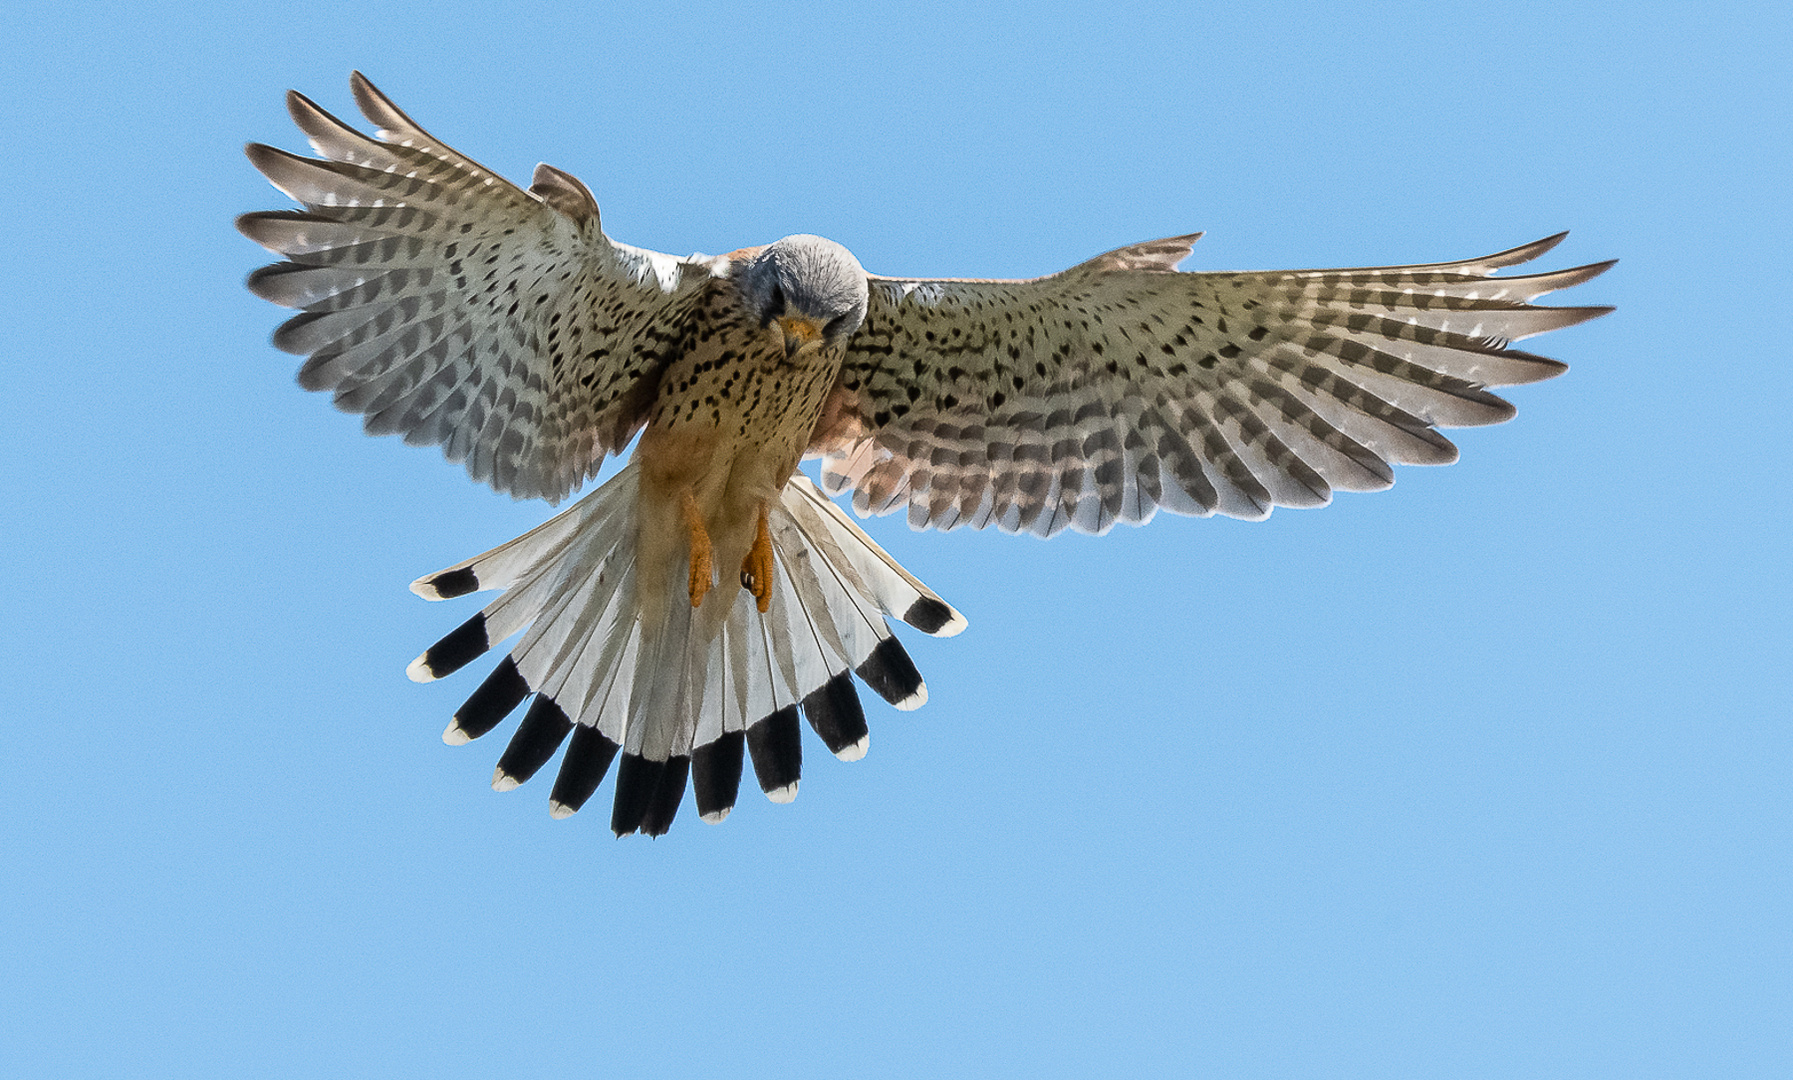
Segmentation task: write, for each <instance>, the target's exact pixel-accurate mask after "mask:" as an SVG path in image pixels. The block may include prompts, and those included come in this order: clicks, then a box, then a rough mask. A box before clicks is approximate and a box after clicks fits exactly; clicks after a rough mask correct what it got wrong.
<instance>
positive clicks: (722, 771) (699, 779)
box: [691, 731, 747, 817]
mask: <svg viewBox="0 0 1793 1080" xmlns="http://www.w3.org/2000/svg"><path fill="white" fill-rule="evenodd" d="M746 749H747V737H746V735H745V734H744V733H742V732H739V731H728V732H724V733H723V735H722V738H720V739H717V740H716V741H715V742H713V743H706V744H705V745H703V746H700V747H698V748H697V749H695V750H693V751H692V752H691V786H692V787H693V788H694V789H696V790H695V792H694V794H695V795H696V796H697V812H698V813H699V814H702V815H704V816H705V817H708V816H710V815H711V814H716V813H720V812H722V811H724V810H732V809H733V808H734V805H735V796H736V795H737V794H738V793H739V792H740V790H741V765H742V756H743V754H744V753H745V751H746Z"/></svg>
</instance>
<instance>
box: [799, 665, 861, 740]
mask: <svg viewBox="0 0 1793 1080" xmlns="http://www.w3.org/2000/svg"><path fill="white" fill-rule="evenodd" d="M873 655H876V653H874V654H873ZM803 715H804V716H806V717H808V718H809V726H810V727H812V728H815V729H816V734H817V735H820V736H821V737H822V742H823V743H825V744H827V746H828V750H829V752H830V753H834V754H838V753H840V752H841V751H842V750H845V749H846V748H847V747H849V746H852V745H853V744H854V743H856V742H858V741H859V740H860V739H863V738H865V735H866V726H865V710H864V709H863V708H861V707H860V705H859V692H858V691H857V690H854V689H853V676H852V675H850V674H849V673H847V672H845V671H843V672H841V673H840V674H839V675H836V676H835V677H834V678H832V679H829V680H828V681H827V682H825V683H823V684H822V685H821V687H820V688H819V689H817V690H816V691H815V692H813V693H811V694H810V695H809V696H808V697H806V698H804V699H803Z"/></svg>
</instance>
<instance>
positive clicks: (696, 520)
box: [684, 488, 712, 607]
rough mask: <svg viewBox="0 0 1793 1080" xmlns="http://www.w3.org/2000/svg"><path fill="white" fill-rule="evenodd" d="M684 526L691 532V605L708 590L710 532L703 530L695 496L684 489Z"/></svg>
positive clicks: (698, 601)
mask: <svg viewBox="0 0 1793 1080" xmlns="http://www.w3.org/2000/svg"><path fill="white" fill-rule="evenodd" d="M684 509H685V528H686V529H688V530H690V532H691V606H692V607H696V606H697V605H699V604H701V603H703V602H704V594H705V593H707V592H709V591H710V573H711V570H712V567H711V565H710V534H709V533H707V532H705V531H704V518H703V514H702V513H701V512H700V511H699V510H698V509H697V497H696V496H695V495H693V494H692V493H691V489H690V488H686V489H685V506H684Z"/></svg>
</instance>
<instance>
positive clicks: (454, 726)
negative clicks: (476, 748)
mask: <svg viewBox="0 0 1793 1080" xmlns="http://www.w3.org/2000/svg"><path fill="white" fill-rule="evenodd" d="M442 741H443V742H445V743H447V744H448V745H450V746H466V745H467V744H468V743H470V742H472V741H473V738H472V737H471V736H470V735H468V734H467V733H466V732H465V731H462V730H461V722H460V721H459V720H450V721H449V722H448V726H447V727H445V728H443V729H442Z"/></svg>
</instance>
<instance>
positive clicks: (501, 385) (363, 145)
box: [237, 72, 714, 501]
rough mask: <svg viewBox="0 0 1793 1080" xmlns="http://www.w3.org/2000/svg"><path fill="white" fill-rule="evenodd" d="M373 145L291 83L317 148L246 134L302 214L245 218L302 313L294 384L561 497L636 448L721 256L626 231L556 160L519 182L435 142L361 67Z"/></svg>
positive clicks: (373, 426)
mask: <svg viewBox="0 0 1793 1080" xmlns="http://www.w3.org/2000/svg"><path fill="white" fill-rule="evenodd" d="M351 85H352V87H353V89H354V93H355V100H356V102H357V104H359V105H360V107H361V111H362V112H363V113H364V114H365V115H366V116H367V118H368V120H370V121H371V122H372V123H373V124H374V125H375V127H376V128H377V129H378V131H377V135H378V138H369V137H368V136H366V135H363V134H361V133H360V132H358V131H356V130H354V129H353V128H351V127H349V126H347V125H346V124H344V123H343V122H342V121H340V120H338V119H336V118H335V117H333V116H331V115H330V114H329V113H327V112H325V111H324V110H323V109H321V108H319V107H318V106H317V105H315V104H313V103H312V102H311V101H309V100H308V99H306V98H305V97H304V96H303V95H300V94H298V93H292V94H289V95H288V97H287V105H288V108H289V109H290V110H291V112H292V116H293V120H294V122H295V123H297V124H298V126H299V128H300V130H302V131H303V132H304V133H305V134H306V136H308V137H309V139H310V142H311V145H312V147H313V148H315V149H316V150H317V152H318V153H319V154H321V155H323V157H324V159H325V160H316V159H312V158H303V157H298V156H295V155H292V154H288V153H285V152H283V151H280V150H276V149H273V148H272V147H267V146H262V145H259V144H251V145H250V146H249V148H248V154H249V160H250V161H251V162H252V163H254V165H255V167H256V168H257V169H259V170H261V172H262V173H263V175H265V176H267V178H268V179H269V180H270V181H272V182H273V184H274V186H275V187H278V188H279V189H280V190H281V191H284V192H285V193H286V194H288V195H290V196H291V197H292V198H293V199H295V200H296V201H298V202H299V203H301V204H303V205H304V207H305V209H304V210H301V211H276V212H270V213H259V214H246V215H244V216H243V217H241V218H239V219H238V221H237V227H238V228H239V229H241V230H242V231H243V233H244V234H245V235H247V236H248V237H249V238H250V239H252V240H254V241H256V242H257V243H259V244H261V245H262V246H264V247H266V248H269V249H270V250H272V251H275V252H277V253H279V254H281V255H284V256H286V258H287V260H288V261H285V262H279V263H275V264H274V265H272V266H266V267H263V268H262V269H260V270H257V271H256V272H255V273H254V274H252V275H250V277H249V288H250V289H251V290H252V291H253V292H255V294H256V295H258V296H260V297H262V298H264V299H266V300H271V301H273V302H274V303H276V304H281V305H283V306H286V307H291V308H298V309H300V310H301V312H302V314H300V315H297V316H295V317H293V318H292V319H289V320H288V321H287V322H286V323H285V324H283V325H282V326H281V327H280V328H279V329H278V330H276V331H275V333H274V344H275V345H277V346H278V347H280V348H282V349H284V350H286V351H288V352H292V353H297V354H300V355H303V356H308V357H310V359H308V360H307V361H306V362H305V364H304V366H303V367H301V368H300V369H299V383H300V385H302V386H304V387H305V388H306V389H308V390H330V391H333V392H334V394H335V399H336V404H337V406H338V407H339V408H342V409H344V410H346V411H349V412H358V413H362V414H365V416H366V420H365V426H366V429H367V431H368V432H369V433H370V434H378V435H384V434H402V435H403V436H404V438H405V441H406V442H407V443H411V444H413V445H430V444H434V445H438V446H441V447H442V451H443V453H444V454H446V455H447V457H448V458H449V460H451V461H462V462H465V463H466V466H467V471H468V473H469V474H471V475H472V476H473V478H474V479H475V480H480V481H483V482H485V483H489V484H491V485H492V486H493V487H495V488H497V489H498V490H499V491H504V492H509V493H510V494H512V495H514V496H516V497H518V498H525V497H530V496H542V497H544V498H547V499H549V500H551V501H558V500H559V499H560V498H561V497H563V496H564V495H566V494H567V493H568V492H569V491H571V490H572V489H573V488H574V487H576V486H578V485H579V484H580V483H581V482H583V481H584V480H585V479H586V478H588V477H589V476H591V475H592V474H594V473H595V472H596V471H597V468H598V465H599V463H600V462H601V460H602V458H603V457H604V455H605V454H606V453H610V452H614V451H616V450H619V449H620V448H621V447H622V446H623V445H624V444H625V443H627V442H628V440H629V438H630V436H631V435H632V434H633V433H634V431H635V429H636V428H637V427H639V426H640V424H641V422H642V421H643V419H644V418H645V416H646V409H647V406H648V404H649V403H650V399H651V397H652V395H653V392H654V390H655V387H656V383H657V379H658V375H659V372H660V370H661V369H662V367H663V366H664V365H665V364H666V363H667V361H668V360H669V358H670V356H671V355H672V353H673V351H674V349H675V348H676V346H677V338H678V337H679V335H680V334H681V333H682V326H681V324H682V316H683V311H684V309H685V305H686V302H687V301H688V299H689V298H690V297H691V296H692V295H694V294H695V293H696V292H697V291H699V290H700V289H701V286H702V283H704V282H706V281H708V280H711V278H712V272H711V268H712V265H713V263H714V260H710V259H707V258H705V257H703V256H695V255H694V256H692V257H690V258H689V259H682V260H681V259H675V258H673V257H671V256H667V255H661V254H659V253H657V252H651V251H645V250H642V249H640V248H633V247H629V246H627V245H625V244H618V243H615V242H613V241H611V240H610V239H609V238H608V237H606V236H605V235H604V233H603V231H602V230H601V229H600V228H599V222H598V206H597V203H596V201H595V200H593V199H592V196H591V193H590V192H589V191H587V190H586V188H585V185H583V184H581V183H580V182H579V181H578V180H575V179H573V178H572V177H571V176H568V175H567V174H565V173H562V172H560V171H559V170H557V169H553V168H551V167H549V166H546V165H543V166H540V167H538V168H537V170H536V174H535V183H534V185H533V186H532V187H531V188H530V189H529V190H528V191H524V190H523V189H521V188H519V187H517V186H516V185H514V184H511V183H510V182H508V181H506V180H504V179H502V178H500V177H498V176H495V175H493V174H492V173H491V172H489V171H488V170H486V169H485V168H483V167H482V166H480V165H478V164H476V163H475V162H473V161H471V160H469V159H467V158H465V157H463V156H461V155H460V154H458V153H456V152H455V151H454V150H452V149H450V148H448V147H447V146H445V145H443V144H442V143H441V142H439V141H437V140H436V139H435V138H434V137H433V136H431V135H430V134H429V133H427V132H425V131H424V130H423V129H422V128H421V127H419V126H418V125H417V124H416V123H415V122H414V121H412V120H411V118H410V117H408V116H406V115H405V114H404V113H403V112H401V111H399V109H398V108H397V107H396V106H394V105H393V104H392V102H390V101H389V100H387V98H386V97H385V96H384V95H383V94H381V93H380V92H379V91H378V90H376V89H375V88H374V86H373V84H372V83H370V82H368V81H367V80H366V79H365V78H364V77H363V76H362V75H361V74H360V73H359V72H356V73H355V74H354V75H353V77H352V78H351Z"/></svg>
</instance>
